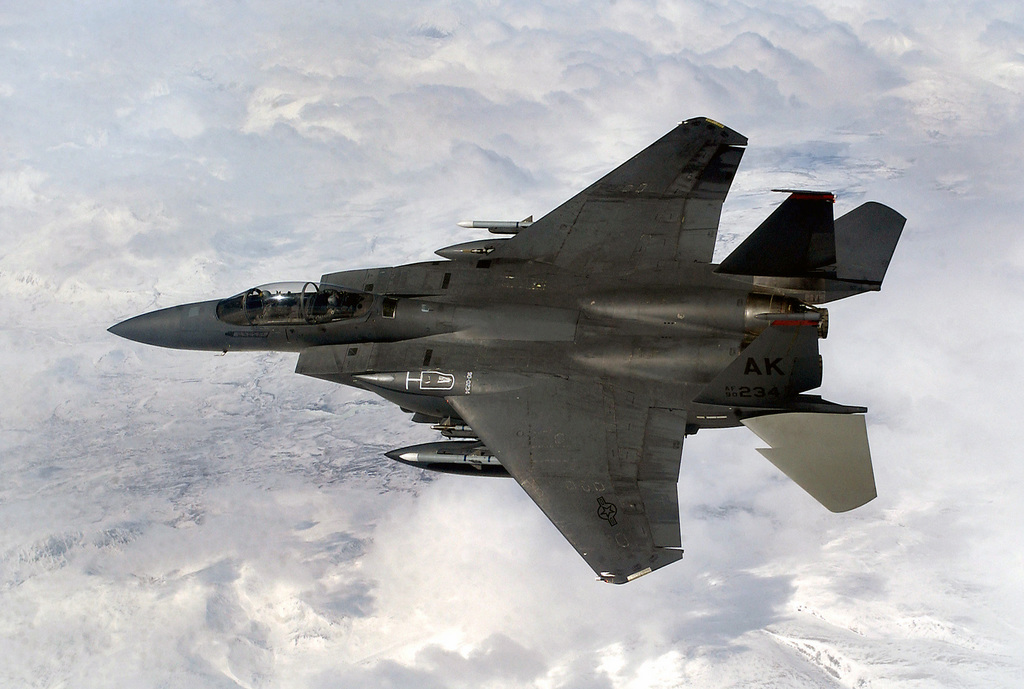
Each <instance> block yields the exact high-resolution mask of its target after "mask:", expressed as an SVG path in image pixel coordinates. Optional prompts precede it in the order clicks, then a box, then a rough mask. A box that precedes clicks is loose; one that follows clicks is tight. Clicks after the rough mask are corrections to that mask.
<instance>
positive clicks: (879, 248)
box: [835, 201, 907, 289]
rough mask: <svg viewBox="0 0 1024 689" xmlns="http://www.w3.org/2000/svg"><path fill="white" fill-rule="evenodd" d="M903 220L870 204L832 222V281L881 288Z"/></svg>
mask: <svg viewBox="0 0 1024 689" xmlns="http://www.w3.org/2000/svg"><path fill="white" fill-rule="evenodd" d="M906 223H907V219H906V218H904V217H903V216H902V215H900V214H899V213H897V212H896V211H894V210H893V209H891V208H889V207H888V206H883V205H882V204H880V203H875V202H874V201H870V202H868V203H865V204H864V205H862V206H858V207H857V208H854V209H853V210H852V211H850V212H849V213H847V214H846V215H844V216H841V217H839V218H838V219H836V221H835V245H836V279H838V280H845V281H847V282H861V283H866V284H870V285H874V286H875V289H878V288H879V287H881V286H882V278H884V277H885V271H886V269H887V268H888V267H889V261H890V260H891V259H892V254H893V252H894V251H895V250H896V242H898V241H899V240H900V234H901V233H902V232H903V226H904V225H906Z"/></svg>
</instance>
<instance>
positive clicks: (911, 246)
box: [0, 0, 1024, 687]
mask: <svg viewBox="0 0 1024 689" xmlns="http://www.w3.org/2000/svg"><path fill="white" fill-rule="evenodd" d="M39 11H40V10H38V9H36V8H35V7H34V6H27V5H26V6H23V7H15V8H12V9H9V10H7V11H6V12H5V14H4V16H3V19H2V21H3V22H4V25H5V36H6V38H5V41H4V44H3V45H2V46H0V51H2V54H3V57H4V59H3V60H0V64H3V65H6V67H0V100H2V101H3V108H0V142H2V144H3V145H2V146H0V247H2V249H0V294H3V295H4V300H3V303H4V319H3V324H2V325H0V350H2V351H3V352H4V357H3V364H2V366H3V368H2V373H3V376H2V379H3V381H4V387H5V391H6V397H5V403H4V404H0V457H2V469H3V472H4V481H3V482H0V520H2V523H3V524H4V528H3V529H0V610H3V612H2V613H0V628H2V629H3V630H4V632H5V633H4V634H0V654H2V655H3V657H5V658H8V659H15V660H12V661H11V662H8V663H5V665H4V667H3V668H2V669H0V677H2V678H3V680H4V681H5V682H6V683H10V684H18V685H28V686H55V685H60V684H67V683H73V684H75V685H76V686H90V685H95V686H109V685H110V684H111V683H121V684H125V683H130V684H139V685H165V686H246V687H258V686H338V685H345V686H396V687H398V686H436V687H463V686H495V687H499V686H538V687H575V686H596V687H601V686H608V687H632V686H666V687H673V686H735V685H740V684H742V685H744V686H759V685H760V686H778V685H783V684H785V685H798V686H822V685H826V684H827V685H831V684H841V685H844V686H855V685H858V684H885V685H888V686H910V685H918V684H920V683H921V682H925V683H927V682H933V683H934V684H935V685H936V686H939V685H941V686H975V685H977V684H978V683H980V682H983V683H985V684H986V685H991V686H1015V685H1016V684H1017V680H1018V678H1019V674H1020V669H1021V667H1022V666H1024V658H1022V656H1021V652H1020V649H1021V648H1022V647H1024V644H1022V643H1021V642H1022V639H1021V635H1020V633H1019V631H1018V630H1016V628H1015V627H1014V626H1013V620H1015V619H1019V617H1020V616H1021V615H1022V614H1024V609H1021V603H1020V601H1022V600H1024V596H1022V595H1021V594H1022V592H1021V584H1020V582H1021V581H1022V580H1024V577H1022V576H1021V571H1020V569H1021V567H1020V562H1019V557H1017V555H1016V553H1019V552H1020V550H1021V546H1022V543H1021V537H1020V535H1019V534H1018V533H1017V530H1016V529H1014V528H1013V527H1014V525H1015V524H1018V523H1020V522H1021V521H1022V517H1024V515H1022V514H1021V509H1022V508H1021V507H1020V506H1021V504H1024V501H1022V497H1024V469H1022V468H1021V465H1020V462H1019V461H1018V455H1019V452H1018V451H1017V448H1018V447H1019V446H1020V444H1021V437H1020V432H1019V430H1018V429H1017V428H1016V426H1015V424H1014V423H1013V415H1014V405H1013V401H1014V400H1015V399H1016V398H1017V397H1019V395H1018V393H1017V391H1018V388H1019V387H1020V382H1021V381H1020V375H1019V373H1018V369H1019V366H1018V364H1017V361H1016V356H1017V355H1016V349H1015V344H1014V343H1016V342H1018V341H1019V340H1020V339H1021V336H1022V335H1024V332H1022V327H1021V325H1020V324H1019V322H1018V321H1017V320H1016V319H1015V318H1014V312H1015V308H1016V304H1017V300H1016V299H1015V296H1014V295H1015V294H1016V292H1017V291H1018V289H1019V287H1020V285H1021V265H1022V257H1024V251H1022V249H1021V246H1022V244H1021V240H1020V237H1019V219H1020V217H1021V215H1022V210H1024V208H1022V205H1024V204H1022V196H1021V193H1020V190H1019V189H1018V184H1017V180H1018V179H1019V173H1018V171H1017V161H1018V160H1019V159H1020V158H1021V155H1022V154H1024V138H1022V134H1021V131H1020V127H1019V123H1020V119H1021V117H1020V115H1021V105H1020V103H1021V99H1020V94H1021V92H1022V90H1024V72H1022V70H1021V57H1020V55H1021V49H1022V45H1024V44H1022V38H1021V37H1022V36H1024V29H1022V26H1024V20H1022V18H1021V17H1020V12H1019V10H1018V8H1017V7H1016V5H1014V4H1012V3H999V2H996V3H985V4H980V3H975V4H968V5H962V6H957V7H949V8H945V7H933V6H928V7H924V6H921V5H919V4H917V5H915V4H911V5H901V6H892V7H885V8H875V7H873V6H867V5H862V4H857V3H845V4H839V5H836V4H827V3H826V4H811V5H808V4H795V3H781V4H780V3H775V4H772V5H757V4H754V5H751V4H749V3H746V4H744V3H735V2H728V1H723V2H706V3H690V2H687V3H676V2H672V3H658V2H630V1H620V2H615V3H598V4H596V5H595V4H588V5H585V6H584V5H579V6H573V5H569V6H564V7H563V6H557V7H556V6H543V5H539V4H536V3H515V4H510V5H503V6H501V7H490V6H485V5H476V4H463V5H459V6H457V7H452V6H449V5H446V4H444V3H435V4H427V5H422V4H411V3H408V4H404V5H403V4H399V5H394V4H391V5H388V6H386V7H385V6H377V5H372V4H357V5H352V4H346V5H337V6H319V7H317V8H313V9H309V8H307V9H306V10H304V11H302V12H296V11H295V8H294V7H293V6H291V5H283V4H280V3H276V2H272V1H270V0H266V1H263V2H253V3H235V4H230V5H225V4H223V3H206V2H201V1H200V2H189V3H182V4H178V5H168V6H166V7H148V6H147V7H142V6H137V7H128V6H124V5H120V4H116V3H115V4H107V5H97V6H90V7H88V8H83V7H80V6H78V5H76V4H74V3H64V4H60V3H58V4H57V5H52V4H51V5H48V6H47V10H46V11H47V15H46V20H45V21H43V19H42V17H41V15H39V14H38V13H39ZM696 115H708V116H712V117H715V118H716V119H719V120H721V121H723V122H726V123H727V124H729V125H730V126H733V127H735V128H736V129H738V130H739V131H741V132H743V133H744V134H747V135H748V136H749V137H750V146H749V148H748V150H747V152H746V154H745V157H744V162H743V165H742V167H741V171H740V173H739V175H738V176H737V179H736V183H735V185H734V190H733V193H732V195H731V196H730V198H729V201H728V202H727V204H726V208H725V213H724V215H723V226H722V236H721V244H722V246H721V247H720V253H722V251H727V250H728V246H731V245H734V244H735V243H737V242H738V241H739V240H740V238H741V237H742V236H744V235H745V233H747V232H749V231H750V230H751V229H753V228H754V227H756V225H757V224H758V223H759V222H760V220H761V219H763V218H764V217H766V216H767V214H768V213H769V212H770V211H771V209H772V207H773V206H774V205H775V204H777V203H778V202H779V201H780V200H781V199H780V197H778V196H777V195H771V194H768V193H766V190H768V189H770V188H772V187H778V186H800V187H804V186H811V187H815V188H818V187H820V188H826V189H835V190H836V191H837V192H838V194H839V198H838V201H837V212H845V211H846V210H849V209H851V208H853V207H854V206H856V205H857V204H858V203H860V202H862V201H863V200H867V199H875V200H879V201H882V202H885V203H888V204H890V205H892V206H894V207H895V208H897V209H898V210H900V211H901V212H903V213H904V214H905V215H906V216H907V217H908V218H909V221H908V225H907V229H906V231H905V233H904V237H903V239H902V241H901V245H900V247H899V248H898V249H897V253H896V258H895V259H894V262H893V264H892V266H891V268H890V272H889V274H888V276H887V279H886V287H885V291H884V292H882V293H881V294H877V295H867V296H863V297H857V298H856V299H851V300H848V301H845V302H841V303H838V304H835V305H832V306H831V312H832V335H831V336H830V338H829V339H828V340H826V341H824V342H823V343H822V350H823V354H824V359H825V385H824V387H823V389H822V394H823V395H825V396H826V397H827V398H829V399H835V400H836V401H838V402H849V403H864V404H866V405H867V406H869V408H870V409H871V411H870V413H869V416H868V421H869V426H870V428H869V432H870V435H871V441H872V451H873V455H874V460H875V471H876V477H877V480H878V485H879V498H878V499H877V500H876V501H874V502H872V503H871V504H869V505H868V506H866V507H864V508H862V509H861V510H858V511H856V512H854V513H851V514H846V515H832V514H829V513H824V512H823V510H821V509H820V506H818V505H817V504H816V503H814V502H813V501H812V500H811V499H810V498H808V497H807V496H806V495H804V494H803V493H802V492H801V491H800V490H799V488H797V487H796V486H794V485H793V484H792V483H791V482H789V481H788V480H787V479H785V478H784V477H782V476H781V475H779V474H778V472H776V471H775V469H774V468H773V467H772V466H770V465H769V464H768V463H766V462H764V461H763V460H762V459H761V458H760V457H759V456H758V455H757V454H756V453H755V452H754V448H755V447H757V446H758V441H757V439H756V438H754V437H753V436H751V435H749V434H745V433H744V432H743V431H741V430H736V431H732V432H719V433H712V432H709V431H707V432H702V433H700V434H699V435H697V436H693V437H690V438H688V439H687V445H686V448H685V453H684V458H683V464H682V470H681V482H680V489H679V490H680V504H681V506H682V516H683V519H682V530H683V539H684V545H685V548H686V555H685V557H684V559H683V561H682V562H680V563H677V564H675V565H673V566H672V567H670V568H666V569H665V570H662V571H659V572H658V573H656V574H655V575H652V576H650V577H644V578H642V579H640V580H638V581H636V582H634V583H631V584H630V585H629V586H626V587H610V586H605V585H603V584H598V583H596V582H594V581H593V577H592V574H591V572H590V571H589V569H588V568H587V566H586V565H585V563H583V562H582V560H581V559H580V558H579V557H578V556H577V555H576V553H575V552H573V551H572V549H571V548H569V547H568V546H567V544H566V543H565V542H564V540H563V539H562V538H561V536H560V535H559V534H558V533H557V531H556V530H555V529H554V528H553V527H552V526H551V525H550V524H549V523H548V522H547V520H546V519H545V518H544V517H543V515H542V514H541V513H540V512H539V510H537V509H536V508H535V506H534V505H533V504H532V503H531V502H530V500H529V499H528V498H527V497H526V496H525V494H523V492H522V491H521V490H520V489H519V488H518V487H517V486H516V485H515V484H514V483H513V482H511V481H485V480H480V481H473V480H470V479H458V478H452V477H442V478H437V477H432V476H425V475H421V474H420V473H418V472H415V471H412V470H410V469H408V468H406V467H403V466H398V465H394V464H391V463H389V462H388V461H387V460H386V459H383V458H382V457H381V452H382V451H383V450H387V449H391V448H393V447H399V446H402V445H408V444H412V443H415V442H423V441H425V440H427V439H429V437H430V436H431V434H430V433H429V432H428V431H427V430H425V429H423V428H422V427H420V426H416V425H413V424H410V423H409V422H408V420H407V416H406V415H404V414H401V413H399V412H398V410H397V409H395V408H394V407H391V406H390V405H388V404H386V403H384V402H383V401H381V400H378V399H377V398H374V397H372V396H369V395H366V394H363V393H358V392H356V391H352V390H348V389H341V388H338V387H336V386H332V385H331V384H329V383H325V382H323V381H319V380H312V379H306V378H303V377H301V376H295V375H294V374H293V373H292V372H291V371H292V368H293V365H294V356H293V355H281V354H258V355H251V356H250V355H230V356H226V357H214V356H208V355H205V354H197V353H186V352H170V351H164V350H156V349H152V348H144V347H140V346H135V345H133V344H130V343H127V342H123V341H120V340H116V339H115V338H113V337H111V336H109V335H108V334H107V333H106V332H105V328H106V327H107V326H109V325H110V324H111V323H113V322H114V321H115V320H117V319H120V318H123V317H126V316H129V315H133V314H135V313H139V312H142V311H144V310H147V309H152V308H157V307H162V306H170V305H172V304H174V303H179V302H183V301H189V300H197V299H206V298H211V297H213V296H215V295H222V294H223V295H227V294H230V293H233V292H237V291H240V290H242V289H244V288H245V287H248V286H250V285H252V284H256V283H260V282H266V281H269V280H275V279H290V278H298V279H302V278H303V277H305V276H313V277H314V278H315V277H317V276H319V275H320V274H321V273H323V272H329V271H333V270H341V269H349V268H360V267H367V266H371V265H389V264H394V263H400V262H405V261H414V260H423V259H425V258H427V257H430V256H431V252H432V251H433V250H434V249H436V248H438V247H441V246H445V245H448V244H452V243H455V242H458V241H466V240H469V239H474V238H476V237H477V236H478V235H476V234H474V233H472V232H471V231H466V230H462V229H460V228H456V227H455V226H454V223H455V222H457V221H458V220H462V219H466V218H472V217H484V216H488V217H509V218H520V217H524V216H526V215H529V214H531V213H532V214H534V215H535V216H539V215H541V214H542V213H544V212H545V211H547V210H548V209H550V208H552V207H554V206H555V205H557V204H558V203H560V202H561V201H563V200H565V199H566V198H568V197H569V196H570V195H571V194H573V193H575V191H577V190H578V189H580V188H582V187H583V186H585V185H586V184H588V183H589V182H591V181H593V180H594V179H596V178H597V177H598V176H599V175H600V174H602V173H603V172H605V171H607V170H608V169H610V168H611V167H613V166H614V165H616V164H617V163H619V162H621V161H622V160H625V159H626V158H628V157H629V156H631V155H633V154H634V153H635V152H636V151H637V150H639V149H640V148H642V147H643V146H645V145H646V144H647V143H649V142H650V141H652V140H653V139H654V138H655V137H657V136H658V135H660V134H661V133H663V132H664V131H667V130H668V129H669V128H670V127H671V126H672V125H673V124H674V123H675V122H676V121H678V120H680V119H683V118H685V117H690V116H696Z"/></svg>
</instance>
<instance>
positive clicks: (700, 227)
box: [490, 117, 747, 272]
mask: <svg viewBox="0 0 1024 689" xmlns="http://www.w3.org/2000/svg"><path fill="white" fill-rule="evenodd" d="M746 144H747V139H746V138H745V137H744V136H743V135H741V134H739V133H737V132H735V131H733V130H731V129H729V128H728V127H725V126H723V125H721V124H719V123H717V122H714V121H713V120H709V119H706V118H703V117H701V118H696V119H692V120H687V121H685V122H682V123H680V124H679V125H678V126H677V127H676V128H675V129H673V130H672V131H670V132H669V133H668V134H666V135H665V136H663V137H662V138H660V139H658V140H657V141H655V142H654V143H653V144H651V145H650V146H648V147H647V148H646V149H644V150H643V151H641V152H640V153H638V154H636V155H635V156H633V157H632V158H630V159H629V160H627V161H626V162H625V163H623V164H622V165H620V166H619V167H617V168H616V169H614V170H612V171H611V172H609V173H608V174H607V175H605V176H604V177H602V178H601V179H600V180H598V181H597V182H595V183H594V184H592V185H591V186H590V187H588V188H587V189H585V190H583V191H581V192H580V193H579V194H577V195H576V196H574V197H573V198H571V199H569V200H568V201H566V202H565V203H563V204H562V205H561V206H559V207H558V208H556V209H554V210H553V211H551V212H550V213H548V214H547V215H545V216H544V217H542V218H540V219H539V220H537V221H536V222H534V223H533V224H532V225H531V226H530V227H528V228H526V229H524V230H522V231H521V232H519V233H518V234H517V235H516V236H515V237H514V238H512V239H510V240H508V241H506V242H502V243H501V244H500V246H499V247H498V248H496V249H495V250H494V252H493V253H492V254H491V255H490V257H491V258H519V259H529V260H533V261H540V262H543V263H553V264H555V265H558V266H562V267H565V268H568V269H570V270H574V271H577V272H589V271H591V270H595V269H612V270H618V271H620V272H624V271H626V270H645V269H651V268H674V267H676V266H678V265H679V264H680V263H693V262H698V263H710V262H711V258H712V255H713V254H714V251H715V239H716V237H717V234H718V221H719V219H720V217H721V212H722V203H723V202H724V201H725V196H726V194H727V193H728V192H729V186H730V185H731V184H732V179H733V177H734V176H735V174H736V168H737V166H738V165H739V163H740V158H741V157H742V155H743V149H742V148H740V147H741V146H746Z"/></svg>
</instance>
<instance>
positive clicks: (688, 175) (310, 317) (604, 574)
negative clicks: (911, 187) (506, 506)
mask: <svg viewBox="0 0 1024 689" xmlns="http://www.w3.org/2000/svg"><path fill="white" fill-rule="evenodd" d="M746 144H747V139H746V138H745V137H743V136H742V135H740V134H739V133H737V132H735V131H733V130H732V129H729V128H728V127H726V126H724V125H722V124H719V123H717V122H715V121H713V120H710V119H706V118H697V119H691V120H687V121H685V122H682V123H680V124H679V125H678V126H676V127H675V128H674V129H673V130H672V131H670V132H669V133H668V134H666V135H665V136H663V137H662V138H660V139H658V140H657V141H655V142H654V143H653V144H651V145H650V146H649V147H647V148H646V149H644V150H643V151H641V152H640V153H638V154H637V155H635V156H634V157H633V158H631V159H629V160H628V161H626V162H625V163H623V164H622V165H620V166H619V167H617V168H616V169H614V170H612V171H611V172H609V173H608V174H607V175H605V176H604V177H602V178H601V179H599V180H598V181H597V182H595V183H594V184H592V185H591V186H589V187H588V188H586V189H585V190H583V191H582V192H580V193H578V194H577V195H576V196H574V197H573V198H571V199H569V200H568V201H566V202H565V203H563V204H562V205H560V206H558V207H557V208H555V209H554V210H553V211H551V212H550V213H548V214H547V215H545V216H543V217H541V218H540V219H539V220H536V221H532V219H530V218H527V219H526V220H523V221H472V222H464V223H460V224H461V225H462V226H464V227H467V226H468V227H478V228H481V229H485V230H489V232H490V234H489V235H488V236H486V238H484V239H480V240H477V241H471V242H467V243H462V244H456V245H454V246H449V247H446V248H443V249H440V250H438V251H437V254H438V255H439V256H440V257H441V259H442V260H435V261H429V262H424V263H414V264H410V265H403V266H397V267H391V268H371V269H366V270H347V271H342V272H335V273H328V274H326V275H323V276H321V278H320V279H319V280H318V281H309V282H295V283H279V284H268V285H262V286H259V287H254V288H252V289H249V290H246V291H244V292H242V293H240V294H237V295H235V296H233V297H228V298H227V299H218V300H213V301H202V302H198V303H193V304H185V305H183V306H176V307H172V308H167V309H162V310H160V311H155V312H152V313H148V314H144V315H141V316H136V317H135V318H131V319H128V320H126V321H123V322H121V323H118V324H117V325H114V326H113V327H111V328H110V331H111V332H112V333H114V334H116V335H120V336H122V337H125V338H128V339H130V340H135V341H137V342H143V343H147V344H151V345H157V346H162V347H173V348H178V349H198V350H211V351H223V352H229V351H253V350H273V351H294V352H299V357H298V363H297V366H296V369H295V370H296V372H298V373H301V374H303V375H307V376H314V377H316V378H321V379H324V380H328V381H332V382H335V383H341V384H343V385H349V386H352V387H355V388H359V389H361V390H367V391H370V392H372V393H375V394H377V395H380V396H381V397H383V398H384V399H386V400H389V401H391V402H393V403H395V404H396V405H398V406H399V407H400V408H401V409H402V411H404V412H406V413H409V414H412V421H414V422H417V423H427V424H431V426H432V427H433V428H434V429H436V430H437V431H439V432H440V435H441V436H442V437H443V438H444V439H445V440H440V439H439V440H438V441H437V442H432V443H427V444H424V445H417V446H412V447H404V448H398V449H395V450H393V451H391V452H388V453H387V456H388V457H390V458H392V459H394V460H397V461H399V462H404V463H407V464H411V465H413V466H416V467H421V468H423V469H429V470H438V471H446V472H450V473H461V474H470V475H478V476H511V477H512V478H513V479H515V480H516V482H518V483H519V485H520V486H522V487H523V489H524V490H525V491H526V492H527V493H528V494H529V496H530V497H531V498H532V499H533V500H534V502H535V503H536V504H537V506H538V507H540V509H541V510H543V512H544V514H546V515H547V517H548V518H549V519H550V520H551V521H552V522H553V523H554V524H555V526H556V527H557V528H558V529H559V531H561V533H562V534H563V535H564V536H565V538H566V539H567V540H568V541H569V542H570V543H571V544H572V546H573V547H574V548H575V549H576V550H577V551H578V552H579V554H580V555H581V556H582V557H583V559H584V560H585V561H586V562H587V564H588V565H590V567H591V568H593V570H594V571H595V572H596V573H597V574H598V577H599V579H600V580H603V581H606V582H610V583H616V584H622V583H626V582H629V581H632V580H634V579H636V578H637V577H639V576H642V575H644V574H647V573H649V572H651V571H653V570H656V569H658V568H660V567H663V566H665V565H667V564H670V563H672V562H675V561H676V560H679V559H680V558H681V557H682V542H681V538H680V524H679V504H678V493H677V485H676V484H677V482H678V480H679V470H680V458H681V453H682V446H683V440H684V438H685V437H686V436H688V435H692V434H694V433H697V432H698V431H700V430H701V429H714V428H730V427H733V426H746V427H747V428H749V429H750V430H752V431H753V432H754V433H756V434H757V435H758V436H760V438H761V439H762V440H764V441H765V442H766V443H767V444H768V445H769V446H770V449H764V450H761V451H760V452H761V453H762V454H763V455H764V456H765V457H766V458H767V459H768V460H769V461H770V462H772V463H773V464H774V465H775V466H776V467H778V468H779V469H780V470H781V471H782V472H784V473H785V474H786V475H787V476H789V477H790V478H791V479H792V480H793V481H795V482H796V483H797V484H798V485H800V486H801V487H802V488H803V489H804V490H805V491H806V492H807V493H809V494H810V495H811V496H812V497H813V498H814V499H816V500H817V501H818V502H820V503H821V504H822V505H824V506H825V507H826V508H827V509H829V510H831V511H833V512H843V511H846V510H850V509H853V508H855V507H859V506H861V505H863V504H864V503H866V502H868V501H870V500H872V499H873V498H874V497H875V495H876V493H875V482H874V475H873V472H872V467H871V457H870V453H869V449H868V440H867V432H866V426H865V422H864V414H865V412H866V411H867V410H866V409H865V408H864V407H860V406H847V405H842V404H835V403H833V402H829V401H826V400H824V399H822V398H821V397H820V396H817V395H812V394H808V391H809V390H812V389H814V388H817V387H818V386H820V384H821V380H822V362H821V357H820V356H819V354H818V340H819V339H820V338H824V337H825V336H826V335H827V333H828V312H827V310H826V309H825V308H822V306H821V304H825V303H828V302H830V301H834V300H837V299H842V298H845V297H849V296H852V295H855V294H860V293H863V292H870V291H875V290H878V289H879V288H880V287H881V284H882V279H883V277H884V276H885V271H886V269H887V267H888V265H889V261H890V259H891V257H892V254H893V251H894V250H895V248H896V243H897V241H898V240H899V237H900V233H901V232H902V230H903V226H904V224H905V222H906V219H905V218H904V217H903V216H901V215H900V214H899V213H897V212H896V211H894V210H892V209H891V208H888V207H886V206H883V205H881V204H879V203H865V204H864V205H862V206H860V207H858V208H856V209H854V210H852V211H850V212H848V213H846V214H845V215H843V216H841V217H839V218H834V217H833V204H834V201H835V197H834V195H833V194H832V193H830V192H826V191H808V190H786V192H785V193H786V194H787V196H786V198H785V199H784V200H783V201H782V203H781V204H780V205H779V206H778V207H777V208H775V210H774V212H772V213H771V214H770V215H769V216H768V218H767V219H766V220H764V222H762V223H761V224H760V226H758V227H757V228H756V229H755V230H754V231H753V233H751V234H750V235H749V236H748V237H747V238H746V240H744V241H743V242H742V243H741V244H740V245H739V246H738V247H737V248H736V249H735V250H734V251H733V252H732V253H731V254H729V256H728V257H727V258H726V259H725V260H724V261H722V262H721V263H720V264H717V265H716V264H714V263H712V258H713V253H714V249H715V241H716V237H717V232H718V225H719V219H720V215H721V210H722V204H723V202H724V201H725V197H726V194H727V193H728V191H729V187H730V185H731V183H732V180H733V177H734V175H735V174H736V169H737V166H738V165H739V163H740V158H741V157H742V155H743V151H744V147H745V146H746Z"/></svg>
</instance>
